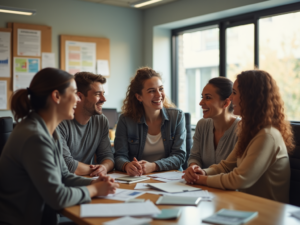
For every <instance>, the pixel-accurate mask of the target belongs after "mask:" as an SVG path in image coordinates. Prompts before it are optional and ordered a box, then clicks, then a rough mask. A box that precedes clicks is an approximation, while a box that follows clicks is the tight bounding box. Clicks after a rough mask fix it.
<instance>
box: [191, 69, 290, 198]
mask: <svg viewBox="0 0 300 225" xmlns="http://www.w3.org/2000/svg"><path fill="white" fill-rule="evenodd" d="M230 99H231V101H232V104H233V107H234V111H233V113H234V114H235V115H240V116H241V118H242V120H241V121H240V122H239V126H238V142H237V144H236V146H235V148H234V150H233V151H232V153H231V154H230V155H229V156H228V157H227V159H226V160H223V161H221V162H220V163H219V164H215V165H212V166H210V167H209V168H207V169H203V170H202V169H201V170H200V171H199V173H198V176H197V178H196V179H195V180H189V179H187V182H188V183H192V182H193V183H197V184H202V185H207V186H210V187H214V188H222V189H231V190H236V189H238V190H239V191H242V192H245V193H249V194H253V195H256V196H260V197H264V198H268V199H272V200H276V201H280V202H284V203H288V202H289V185H290V165H289V157H288V153H291V152H292V151H293V149H294V140H293V134H292V131H291V126H290V124H289V122H288V121H286V119H285V115H284V105H283V101H282V99H281V96H280V93H279V88H278V86H277V84H276V82H275V80H274V79H273V78H272V77H271V75H270V74H268V73H267V72H265V71H262V70H249V71H244V72H242V73H241V74H239V75H238V76H237V79H236V81H235V82H234V85H233V93H232V95H231V96H230Z"/></svg>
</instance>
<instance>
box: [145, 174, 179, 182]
mask: <svg viewBox="0 0 300 225" xmlns="http://www.w3.org/2000/svg"><path fill="white" fill-rule="evenodd" d="M183 175H184V173H182V172H165V173H155V174H151V175H148V177H151V178H152V179H154V180H159V181H162V182H172V181H184V179H182V176H183Z"/></svg>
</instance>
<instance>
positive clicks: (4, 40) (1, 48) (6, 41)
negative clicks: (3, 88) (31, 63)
mask: <svg viewBox="0 0 300 225" xmlns="http://www.w3.org/2000/svg"><path fill="white" fill-rule="evenodd" d="M10 46H11V43H10V32H0V77H10V65H11V64H10V63H11V62H10V61H11V59H10Z"/></svg>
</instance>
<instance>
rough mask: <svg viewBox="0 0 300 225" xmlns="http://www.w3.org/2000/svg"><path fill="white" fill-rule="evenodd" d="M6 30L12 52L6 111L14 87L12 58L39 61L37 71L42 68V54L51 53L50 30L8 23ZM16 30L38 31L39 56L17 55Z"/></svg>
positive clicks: (38, 26)
mask: <svg viewBox="0 0 300 225" xmlns="http://www.w3.org/2000/svg"><path fill="white" fill-rule="evenodd" d="M7 27H8V28H6V29H8V30H9V31H11V38H12V41H11V43H12V47H11V48H12V50H11V77H10V78H9V79H7V83H8V99H7V104H8V106H7V109H10V100H11V96H12V93H13V90H14V88H13V85H14V80H13V79H14V78H13V77H14V75H13V73H14V57H22V58H33V59H35V58H37V59H39V62H40V64H39V68H38V69H39V70H40V69H41V66H42V53H43V52H46V53H51V52H52V28H51V27H49V26H44V25H35V24H23V23H8V24H7ZM18 29H26V30H37V31H40V34H41V38H40V43H41V44H40V56H27V55H18Z"/></svg>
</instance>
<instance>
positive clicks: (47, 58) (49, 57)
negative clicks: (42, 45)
mask: <svg viewBox="0 0 300 225" xmlns="http://www.w3.org/2000/svg"><path fill="white" fill-rule="evenodd" d="M47 67H52V68H56V67H55V54H54V53H53V52H42V69H44V68H47Z"/></svg>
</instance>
